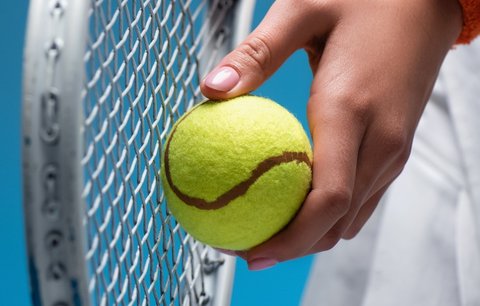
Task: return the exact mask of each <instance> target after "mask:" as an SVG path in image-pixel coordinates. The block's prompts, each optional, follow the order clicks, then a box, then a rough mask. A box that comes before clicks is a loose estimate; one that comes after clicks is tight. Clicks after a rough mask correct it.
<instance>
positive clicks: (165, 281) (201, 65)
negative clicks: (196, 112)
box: [22, 0, 254, 306]
mask: <svg viewBox="0 0 480 306" xmlns="http://www.w3.org/2000/svg"><path fill="white" fill-rule="evenodd" d="M253 7H254V0H237V1H234V0H169V1H166V0H35V1H31V4H30V10H29V17H28V29H27V38H26V47H25V53H24V77H23V118H22V120H23V180H24V188H23V189H24V211H25V224H26V234H27V243H28V259H29V272H30V283H31V295H32V301H33V304H34V305H48V306H66V305H77V306H78V305H216V306H220V305H229V303H230V292H231V288H232V280H233V273H234V260H233V259H232V258H231V257H224V256H223V255H221V254H219V253H218V252H215V251H214V250H212V249H211V248H209V247H207V246H205V245H203V244H201V243H199V242H198V241H195V240H194V239H192V238H191V237H190V236H189V235H188V234H187V233H185V231H183V229H182V228H181V227H180V226H179V225H178V224H177V222H176V221H175V220H174V218H173V217H172V216H171V215H170V214H169V213H168V211H167V209H166V207H165V202H164V193H163V190H162V187H161V184H160V180H159V171H160V168H161V166H162V165H161V153H162V148H163V144H164V142H165V140H166V135H167V134H168V132H169V130H170V129H171V128H172V126H173V124H174V123H175V121H176V120H177V119H178V118H179V117H180V116H181V115H182V114H183V113H184V112H185V111H187V110H188V109H190V108H191V107H192V106H193V105H195V104H196V103H197V102H199V101H200V100H202V95H201V92H200V90H199V82H200V80H201V78H202V76H204V75H205V74H206V73H207V72H208V71H209V70H210V69H211V68H212V67H213V66H214V65H215V64H216V63H217V62H218V61H219V60H220V59H221V58H222V57H223V56H224V55H225V54H226V53H227V52H228V51H229V50H231V49H232V48H233V47H234V46H235V45H236V44H238V43H239V42H240V41H241V40H242V39H243V38H244V37H245V36H246V34H247V33H248V32H249V27H250V23H251V17H252V11H253Z"/></svg>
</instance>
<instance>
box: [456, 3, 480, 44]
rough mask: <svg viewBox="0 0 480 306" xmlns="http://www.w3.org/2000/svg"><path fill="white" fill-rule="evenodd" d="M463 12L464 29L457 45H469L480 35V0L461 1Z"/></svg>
mask: <svg viewBox="0 0 480 306" xmlns="http://www.w3.org/2000/svg"><path fill="white" fill-rule="evenodd" d="M459 2H460V5H461V6H462V11H463V29H462V33H460V36H459V37H458V38H457V44H467V43H469V42H470V41H472V40H473V39H474V38H475V37H476V36H478V35H479V34H480V0H459Z"/></svg>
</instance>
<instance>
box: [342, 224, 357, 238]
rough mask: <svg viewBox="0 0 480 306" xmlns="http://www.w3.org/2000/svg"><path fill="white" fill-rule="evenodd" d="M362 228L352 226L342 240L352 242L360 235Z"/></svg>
mask: <svg viewBox="0 0 480 306" xmlns="http://www.w3.org/2000/svg"><path fill="white" fill-rule="evenodd" d="M360 230H361V228H360V227H358V226H351V227H350V228H349V229H348V230H347V231H345V233H344V234H343V236H342V238H343V239H345V240H351V239H353V238H355V236H357V235H358V233H359V232H360Z"/></svg>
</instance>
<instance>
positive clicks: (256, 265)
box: [248, 258, 277, 271]
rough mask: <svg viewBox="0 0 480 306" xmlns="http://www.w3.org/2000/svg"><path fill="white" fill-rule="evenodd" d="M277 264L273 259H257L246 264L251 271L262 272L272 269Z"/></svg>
mask: <svg viewBox="0 0 480 306" xmlns="http://www.w3.org/2000/svg"><path fill="white" fill-rule="evenodd" d="M276 264H277V261H276V260H275V259H271V258H257V259H254V260H252V261H250V262H248V269H250V270H252V271H258V270H264V269H267V268H270V267H273V266H274V265H276Z"/></svg>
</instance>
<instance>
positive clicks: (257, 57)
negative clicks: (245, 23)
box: [236, 35, 272, 72]
mask: <svg viewBox="0 0 480 306" xmlns="http://www.w3.org/2000/svg"><path fill="white" fill-rule="evenodd" d="M236 52H237V56H238V57H239V59H241V60H242V61H244V62H245V64H246V65H247V66H249V67H251V66H254V67H256V68H257V69H258V70H260V71H262V72H265V71H266V70H267V69H268V67H269V66H270V62H271V58H272V52H271V50H270V47H269V44H268V41H267V39H266V37H263V36H262V35H257V36H254V37H252V38H250V39H248V40H247V41H245V42H243V43H242V44H241V45H240V46H239V47H238V48H237V49H236Z"/></svg>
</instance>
